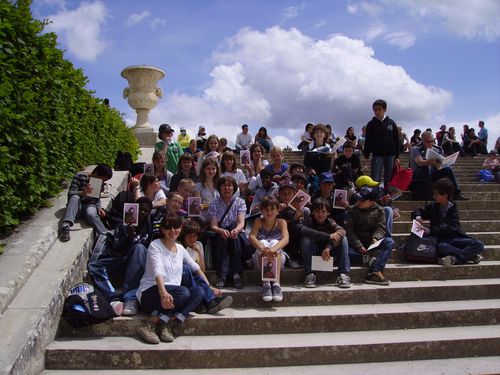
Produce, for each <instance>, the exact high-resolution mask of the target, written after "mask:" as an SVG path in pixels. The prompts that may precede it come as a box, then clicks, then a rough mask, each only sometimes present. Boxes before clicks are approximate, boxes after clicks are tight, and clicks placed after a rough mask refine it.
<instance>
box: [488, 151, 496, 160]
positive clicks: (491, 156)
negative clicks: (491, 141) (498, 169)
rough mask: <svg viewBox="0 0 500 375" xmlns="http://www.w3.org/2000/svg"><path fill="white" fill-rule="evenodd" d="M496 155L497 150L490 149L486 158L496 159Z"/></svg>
mask: <svg viewBox="0 0 500 375" xmlns="http://www.w3.org/2000/svg"><path fill="white" fill-rule="evenodd" d="M497 156H498V151H497V150H491V151H490V152H489V154H488V158H489V159H490V160H493V159H496V158H497Z"/></svg>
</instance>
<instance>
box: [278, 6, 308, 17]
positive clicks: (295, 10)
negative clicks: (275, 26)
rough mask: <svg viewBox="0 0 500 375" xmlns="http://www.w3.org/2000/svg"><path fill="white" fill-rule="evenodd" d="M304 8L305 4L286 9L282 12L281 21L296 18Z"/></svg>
mask: <svg viewBox="0 0 500 375" xmlns="http://www.w3.org/2000/svg"><path fill="white" fill-rule="evenodd" d="M304 7H305V4H300V5H294V6H290V7H288V8H286V9H285V10H284V12H283V16H282V20H283V21H287V20H291V19H294V18H296V17H297V16H298V15H299V13H300V11H301V10H302V9H304Z"/></svg>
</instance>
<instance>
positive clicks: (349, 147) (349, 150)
mask: <svg viewBox="0 0 500 375" xmlns="http://www.w3.org/2000/svg"><path fill="white" fill-rule="evenodd" d="M343 152H344V156H345V157H346V158H347V159H349V158H351V157H352V154H353V153H354V146H353V144H352V143H347V142H346V143H344V150H343Z"/></svg>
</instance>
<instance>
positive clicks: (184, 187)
mask: <svg viewBox="0 0 500 375" xmlns="http://www.w3.org/2000/svg"><path fill="white" fill-rule="evenodd" d="M194 187H195V183H194V181H193V180H191V179H190V178H183V179H182V180H181V181H180V182H179V186H178V187H177V192H178V193H179V195H180V196H181V197H182V198H183V199H184V202H183V203H182V207H181V210H180V211H181V212H183V213H185V215H187V212H188V198H189V197H192V196H194Z"/></svg>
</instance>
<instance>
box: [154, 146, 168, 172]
mask: <svg viewBox="0 0 500 375" xmlns="http://www.w3.org/2000/svg"><path fill="white" fill-rule="evenodd" d="M165 156H166V154H165V152H164V151H162V150H158V151H155V152H154V153H153V160H152V161H153V165H154V167H155V169H160V170H161V169H163V167H164V166H165Z"/></svg>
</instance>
